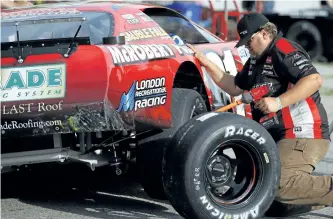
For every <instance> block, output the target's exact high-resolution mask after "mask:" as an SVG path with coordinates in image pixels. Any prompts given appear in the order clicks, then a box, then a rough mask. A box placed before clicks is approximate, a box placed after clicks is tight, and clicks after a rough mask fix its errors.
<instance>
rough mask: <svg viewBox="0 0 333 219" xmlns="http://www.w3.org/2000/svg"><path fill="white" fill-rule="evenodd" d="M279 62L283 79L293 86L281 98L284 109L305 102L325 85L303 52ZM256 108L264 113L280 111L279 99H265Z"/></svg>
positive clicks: (288, 56)
mask: <svg viewBox="0 0 333 219" xmlns="http://www.w3.org/2000/svg"><path fill="white" fill-rule="evenodd" d="M278 62H279V63H277V64H276V66H278V67H279V70H280V71H281V73H282V74H283V77H284V78H285V79H287V80H288V81H289V82H290V83H291V84H293V86H292V88H291V89H289V90H287V91H286V92H285V93H283V94H281V95H280V96H279V99H280V102H281V107H282V108H284V107H287V106H290V105H292V104H295V103H297V102H299V101H301V100H305V99H306V98H308V97H310V96H311V95H312V94H314V93H315V92H317V91H318V90H319V89H320V87H321V85H322V83H323V80H322V77H321V76H320V74H319V73H318V71H317V69H316V68H315V67H314V66H313V65H312V63H311V61H310V59H309V58H308V57H307V56H306V55H305V54H303V53H302V52H297V53H295V54H290V55H287V56H285V57H284V58H281V59H279V60H278ZM256 107H258V108H259V109H260V110H261V111H262V112H264V113H271V112H277V111H278V110H279V104H278V101H277V99H276V98H272V97H267V98H263V99H262V100H260V101H259V102H257V103H256Z"/></svg>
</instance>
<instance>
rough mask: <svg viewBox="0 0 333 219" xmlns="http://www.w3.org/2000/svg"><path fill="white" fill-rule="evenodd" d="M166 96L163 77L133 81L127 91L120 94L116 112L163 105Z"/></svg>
mask: <svg viewBox="0 0 333 219" xmlns="http://www.w3.org/2000/svg"><path fill="white" fill-rule="evenodd" d="M166 97H167V92H166V87H165V77H160V78H152V79H147V80H142V81H140V82H139V81H134V83H133V84H132V86H131V88H130V89H129V91H128V92H127V93H125V92H124V93H123V94H122V96H121V99H120V103H119V107H118V109H117V112H121V111H124V112H128V111H133V110H134V111H136V110H138V109H141V108H146V107H153V106H159V105H164V104H165V103H166Z"/></svg>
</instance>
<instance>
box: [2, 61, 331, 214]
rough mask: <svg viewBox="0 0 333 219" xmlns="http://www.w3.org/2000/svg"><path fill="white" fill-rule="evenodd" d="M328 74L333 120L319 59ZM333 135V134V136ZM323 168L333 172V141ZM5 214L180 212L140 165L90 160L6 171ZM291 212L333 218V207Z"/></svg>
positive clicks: (321, 170)
mask: <svg viewBox="0 0 333 219" xmlns="http://www.w3.org/2000/svg"><path fill="white" fill-rule="evenodd" d="M316 66H317V68H318V70H319V71H320V72H321V73H322V74H323V77H324V86H323V88H322V101H323V104H324V106H325V107H326V109H327V111H328V114H329V120H330V121H333V72H332V71H331V69H333V65H321V64H318V65H316ZM332 137H333V136H332ZM325 159H326V160H324V161H323V162H321V163H320V164H319V165H318V167H317V169H316V171H317V173H318V174H323V173H326V174H327V173H330V174H332V173H333V167H332V165H333V143H332V144H331V148H330V151H329V153H328V154H327V156H326V157H325ZM1 218H2V219H102V218H103V219H104V218H105V219H106V218H108V219H109V218H112V219H125V218H144V219H148V218H149V219H150V218H156V219H162V218H170V219H180V218H182V217H180V216H179V215H178V214H177V213H176V212H175V211H174V209H173V208H172V206H171V205H170V204H169V203H168V202H167V201H158V200H153V199H150V198H148V197H147V195H146V194H145V192H144V191H143V189H142V188H141V186H140V184H139V183H138V182H136V176H135V171H134V173H132V174H128V176H123V177H116V176H114V173H113V172H112V171H111V170H110V169H99V170H97V172H94V173H92V172H90V171H89V170H88V168H87V167H86V166H79V167H78V166H61V167H59V168H58V169H49V170H35V171H33V172H29V171H27V172H25V171H23V172H16V173H10V174H4V175H2V176H1ZM292 218H319V219H329V218H330V219H332V218H333V208H325V209H322V210H319V211H314V212H310V213H308V214H306V215H304V216H298V217H290V218H289V219H292Z"/></svg>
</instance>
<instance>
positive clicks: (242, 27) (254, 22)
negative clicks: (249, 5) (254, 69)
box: [235, 12, 269, 47]
mask: <svg viewBox="0 0 333 219" xmlns="http://www.w3.org/2000/svg"><path fill="white" fill-rule="evenodd" d="M267 22H269V20H268V19H267V18H266V17H265V16H264V15H263V14H260V13H254V12H251V13H248V14H244V16H243V17H242V18H241V19H240V20H239V22H238V24H237V31H238V34H239V36H240V40H239V41H238V43H237V44H236V46H235V47H240V46H243V45H245V44H246V43H247V42H248V41H249V40H250V39H251V37H252V35H253V34H254V33H256V32H257V31H259V30H260V29H261V28H262V27H263V26H264V25H265V24H266V23H267Z"/></svg>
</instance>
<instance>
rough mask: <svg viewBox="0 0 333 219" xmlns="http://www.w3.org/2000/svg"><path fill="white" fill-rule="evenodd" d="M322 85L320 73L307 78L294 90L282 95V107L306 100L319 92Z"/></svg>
mask: <svg viewBox="0 0 333 219" xmlns="http://www.w3.org/2000/svg"><path fill="white" fill-rule="evenodd" d="M322 84H323V79H322V77H321V76H320V75H319V73H317V74H311V75H308V76H305V77H304V78H302V79H300V80H299V81H298V82H297V83H296V84H295V86H294V87H293V88H291V89H290V90H288V91H286V92H285V93H283V94H281V95H280V100H281V104H282V107H286V106H289V105H292V104H295V103H297V102H299V101H301V100H305V99H306V98H308V97H309V96H311V95H312V94H314V93H315V92H316V91H318V90H319V89H320V87H321V85H322Z"/></svg>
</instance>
